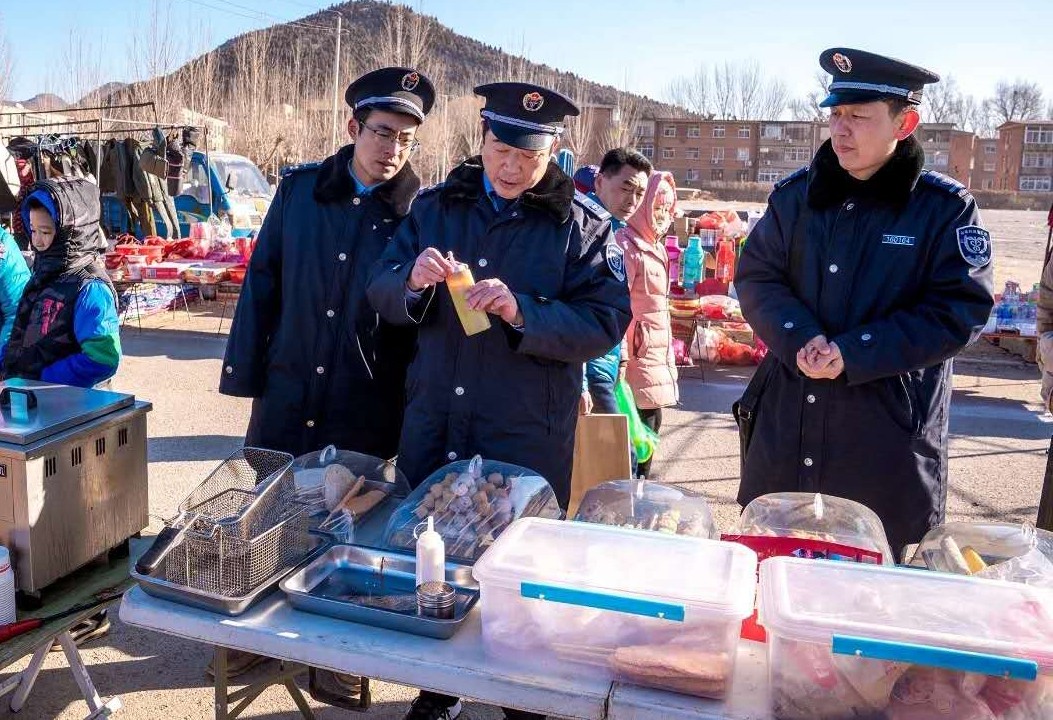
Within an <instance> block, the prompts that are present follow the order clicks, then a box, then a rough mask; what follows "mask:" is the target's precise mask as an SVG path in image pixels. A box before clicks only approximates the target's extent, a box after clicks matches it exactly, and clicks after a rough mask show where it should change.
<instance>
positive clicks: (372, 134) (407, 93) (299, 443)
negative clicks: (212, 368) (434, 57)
mask: <svg viewBox="0 0 1053 720" xmlns="http://www.w3.org/2000/svg"><path fill="white" fill-rule="evenodd" d="M434 98H435V91H434V88H433V87H432V84H431V82H430V81H429V80H428V79H427V78H426V77H425V76H424V75H422V74H421V73H419V72H417V71H415V70H412V69H410V68H384V69H381V70H376V71H374V72H371V73H368V74H366V75H364V76H362V77H360V78H359V79H357V80H356V81H355V82H353V83H351V85H350V86H349V87H348V88H347V92H346V93H345V99H346V100H347V103H348V105H350V107H351V108H352V110H353V112H354V117H353V118H352V119H351V121H350V122H349V123H348V132H349V134H350V136H351V139H352V141H353V143H352V144H351V145H347V146H345V147H343V148H341V149H340V150H339V151H338V152H337V153H336V154H335V155H333V156H331V157H329V158H327V159H326V160H325V161H324V162H322V163H312V164H309V165H303V166H299V167H295V168H292V169H291V170H288V171H287V172H286V173H285V175H284V179H283V180H282V182H281V185H280V187H279V188H278V192H277V195H276V197H275V198H274V202H273V203H272V204H271V207H270V210H269V211H268V213H267V217H266V219H265V220H264V223H263V227H262V228H260V233H259V237H258V240H257V244H256V249H255V251H254V252H253V255H252V259H251V261H250V263H249V272H248V275H247V277H246V280H245V285H244V287H243V289H242V293H241V298H240V300H239V301H238V307H237V311H236V312H235V315H234V323H233V326H232V327H231V332H230V339H229V340H228V342H227V350H226V356H225V359H224V362H223V373H222V377H221V380H220V385H219V387H220V392H222V393H224V394H226V395H236V396H239V397H251V398H253V404H252V416H251V418H250V420H249V428H248V433H247V434H246V437H245V442H246V444H247V445H252V446H258V447H264V448H269V449H273V450H283V451H286V452H289V453H292V454H293V455H302V454H304V453H307V452H311V451H315V450H319V449H321V448H324V447H325V446H327V445H329V444H334V445H336V446H337V447H339V448H341V449H345V450H353V451H356V452H361V453H365V454H368V455H374V456H377V457H381V458H391V457H393V456H394V455H395V453H396V451H397V450H398V440H399V432H400V429H401V426H402V410H403V405H404V384H405V373H406V366H407V364H408V362H409V357H410V353H412V351H413V344H414V342H415V333H414V331H413V330H412V329H407V328H394V327H392V326H390V325H389V324H387V323H385V322H384V321H383V320H381V319H380V318H379V317H378V316H377V314H376V312H374V311H373V309H372V308H371V307H370V306H369V303H368V302H367V301H366V282H367V278H368V273H369V270H370V267H371V266H372V265H373V264H374V263H375V262H376V261H377V259H378V258H379V257H380V254H381V252H382V251H383V250H384V248H385V246H386V245H387V244H388V241H389V240H390V239H391V236H392V235H393V234H394V232H395V230H396V228H398V226H399V224H400V223H401V222H402V219H403V218H404V217H405V216H406V214H407V213H408V212H409V208H410V203H411V202H412V201H413V198H414V197H415V195H416V194H417V191H418V189H419V188H420V180H419V179H418V178H417V176H416V175H415V174H414V172H413V169H412V168H411V166H410V163H409V160H410V157H411V156H412V154H413V151H414V149H415V148H416V147H417V140H416V137H415V136H416V132H417V129H418V126H419V125H420V123H421V122H423V120H424V117H425V115H427V113H428V111H429V110H430V109H431V107H432V104H433V102H434Z"/></svg>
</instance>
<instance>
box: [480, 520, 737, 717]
mask: <svg viewBox="0 0 1053 720" xmlns="http://www.w3.org/2000/svg"><path fill="white" fill-rule="evenodd" d="M756 569H757V556H756V554H754V553H753V551H751V550H749V549H748V548H745V547H742V546H739V545H735V544H732V543H725V542H721V541H718V540H708V539H700V538H694V537H688V536H683V535H668V534H664V533H655V532H646V531H641V530H630V529H624V528H615V527H608V526H604V525H595V524H590V523H578V522H573V523H567V522H559V521H553V520H542V519H537V518H527V519H523V520H518V521H516V522H515V523H514V524H513V525H512V527H510V528H509V529H508V530H506V531H505V532H504V534H503V535H501V537H499V538H498V539H497V541H496V542H495V543H494V545H493V547H491V548H490V550H488V551H487V552H486V554H485V555H483V557H482V558H481V559H480V560H479V561H478V562H477V563H476V565H475V568H474V573H473V574H474V576H475V579H476V580H477V581H478V582H479V586H480V590H481V592H482V600H481V603H482V623H483V628H482V632H483V643H484V646H485V647H486V649H487V652H489V653H490V654H492V655H495V656H498V657H501V658H502V659H503V660H505V661H511V662H523V663H527V664H529V665H532V666H534V667H538V666H543V667H550V668H554V669H555V670H556V671H557V672H560V671H565V672H567V673H575V674H587V675H589V676H593V677H597V678H601V679H605V680H606V679H610V680H619V681H622V682H628V683H633V684H639V685H644V686H647V687H655V688H660V689H664V690H672V691H675V692H681V693H686V694H690V695H697V696H701V697H711V698H722V697H724V696H725V695H726V693H727V691H728V688H729V687H730V685H731V682H732V676H733V670H734V663H735V653H736V648H737V645H738V640H739V629H740V626H741V623H742V620H743V619H744V618H746V617H747V616H749V615H750V614H751V612H752V610H753V598H754V590H755V587H756Z"/></svg>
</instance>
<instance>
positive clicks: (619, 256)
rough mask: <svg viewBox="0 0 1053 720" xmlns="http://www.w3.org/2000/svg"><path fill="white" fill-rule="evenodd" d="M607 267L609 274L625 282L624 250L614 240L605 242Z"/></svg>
mask: <svg viewBox="0 0 1053 720" xmlns="http://www.w3.org/2000/svg"><path fill="white" fill-rule="evenodd" d="M606 254H607V267H609V268H610V269H611V275H613V276H614V277H616V278H618V280H619V281H620V282H625V251H624V250H623V249H622V247H621V245H619V244H618V243H616V242H609V243H607V250H606Z"/></svg>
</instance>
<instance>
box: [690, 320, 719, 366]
mask: <svg viewBox="0 0 1053 720" xmlns="http://www.w3.org/2000/svg"><path fill="white" fill-rule="evenodd" d="M727 341H728V336H727V335H726V334H725V333H724V331H723V330H721V329H720V328H712V327H698V328H696V329H695V338H694V340H693V341H692V342H691V359H692V360H697V361H698V362H705V363H710V364H716V363H717V362H719V361H720V346H721V345H722V344H723V343H726V342H727Z"/></svg>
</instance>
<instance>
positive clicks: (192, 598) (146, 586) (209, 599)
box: [130, 545, 328, 617]
mask: <svg viewBox="0 0 1053 720" xmlns="http://www.w3.org/2000/svg"><path fill="white" fill-rule="evenodd" d="M327 548H328V545H321V546H319V547H317V548H315V549H314V550H312V551H311V554H310V555H308V556H307V559H306V560H305V562H307V563H310V562H311V561H312V560H314V559H315V558H317V557H319V556H320V555H321V554H323V553H324V552H325V551H326V549H327ZM130 572H131V576H132V578H133V579H135V580H136V582H138V583H139V587H141V588H142V589H143V591H144V592H145V593H146V594H147V595H153V596H154V597H156V598H160V599H161V600H169V601H171V602H174V603H179V604H180V605H189V606H190V607H195V608H198V609H200V610H208V611H209V612H214V613H218V614H220V615H229V616H231V617H234V616H236V615H241V614H242V613H244V612H245V611H246V610H248V609H249V608H250V607H252V606H253V605H255V604H256V603H257V602H259V601H260V600H262V599H263V598H265V597H267V596H268V595H270V594H271V593H272V592H273V591H274V590H275V588H277V586H278V583H279V582H280V581H281V579H282V578H283V577H285V576H287V575H288V574H289V573H292V572H296V570H295V568H294V569H292V570H287V569H284V570H280V571H279V572H277V573H275V574H274V575H272V576H271V577H269V578H267V580H265V581H264V582H263V583H262V584H260V586H259V587H257V588H256V589H255V590H253V591H252V592H250V593H249V594H248V595H245V596H244V597H238V598H232V597H227V596H225V595H214V594H212V593H208V592H204V591H203V590H196V589H194V588H191V587H185V586H183V585H178V584H176V583H173V582H168V581H167V580H161V579H160V578H155V577H151V576H149V575H142V574H140V573H138V572H136V570H135V563H134V562H133V563H132V566H131V570H130Z"/></svg>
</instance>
